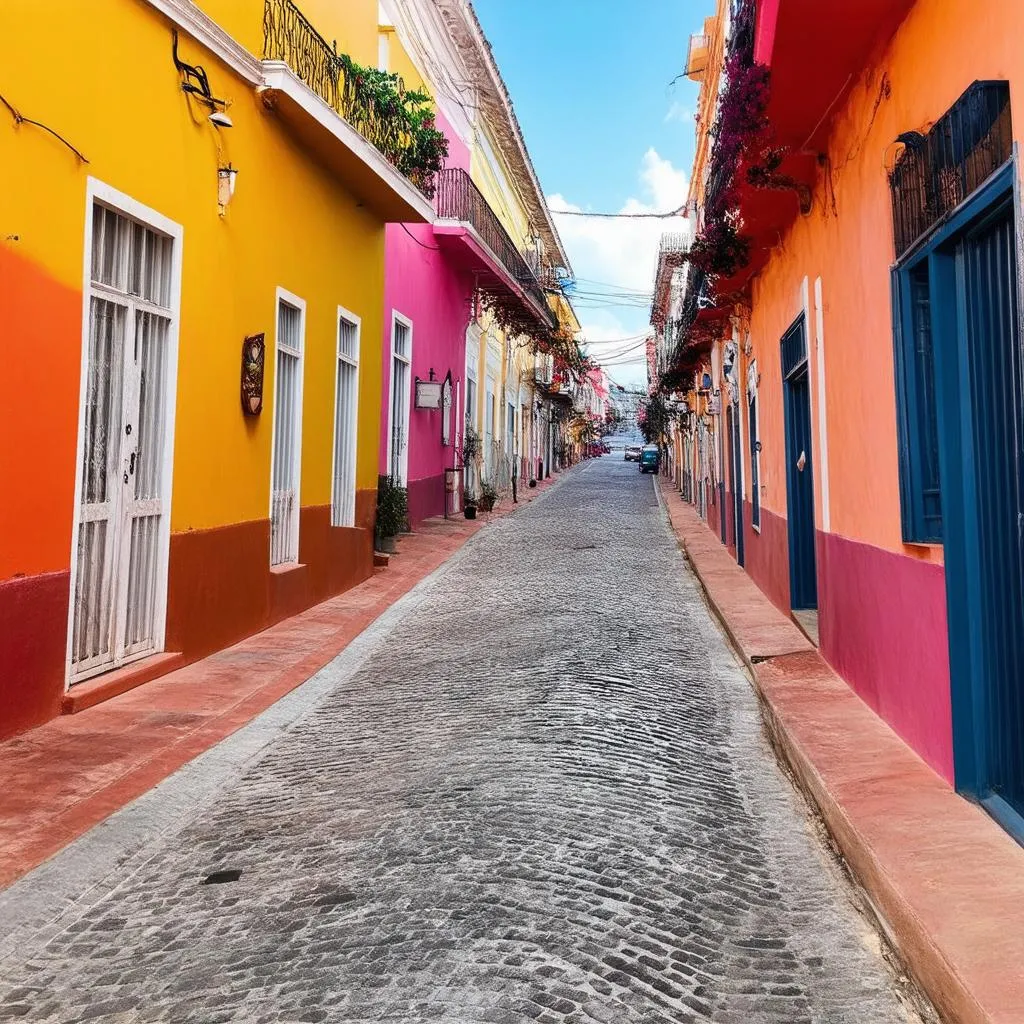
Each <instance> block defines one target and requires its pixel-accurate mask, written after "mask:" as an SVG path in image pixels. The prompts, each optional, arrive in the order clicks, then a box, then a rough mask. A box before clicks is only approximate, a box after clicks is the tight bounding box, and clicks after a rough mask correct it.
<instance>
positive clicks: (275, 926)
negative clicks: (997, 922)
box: [0, 455, 907, 1024]
mask: <svg viewBox="0 0 1024 1024" xmlns="http://www.w3.org/2000/svg"><path fill="white" fill-rule="evenodd" d="M398 557H401V556H398ZM367 643H368V646H365V648H364V649H365V657H364V658H362V659H361V662H360V663H359V664H355V665H352V664H350V663H349V662H345V660H344V657H343V658H342V659H339V661H338V662H336V663H335V664H333V665H331V666H329V667H328V668H327V669H325V670H324V671H323V672H322V673H320V675H319V676H318V677H317V678H316V679H314V680H313V682H312V683H310V684H308V686H307V687H305V688H304V689H303V690H300V691H298V692H297V694H296V695H295V698H296V699H295V700H293V701H292V702H291V704H290V705H289V706H290V707H292V708H293V710H294V712H295V717H294V721H292V722H291V724H290V727H289V728H288V729H287V730H286V731H284V732H283V733H281V734H280V735H278V736H277V738H276V739H274V741H273V742H271V743H270V744H269V745H267V746H266V747H264V749H263V751H262V753H261V755H260V756H259V757H257V758H250V759H248V760H247V761H240V762H239V767H238V769H237V770H225V769H224V768H223V766H222V765H221V766H219V767H218V762H217V761H216V759H212V760H210V761H209V764H207V763H204V764H203V765H202V766H198V767H197V766H192V768H191V769H186V770H185V771H184V772H182V773H180V774H179V775H178V776H176V777H173V778H172V779H171V780H170V781H169V783H167V784H165V786H164V787H162V789H161V795H160V797H159V798H160V799H161V800H163V801H166V805H165V806H163V808H162V813H163V815H164V818H165V820H164V831H163V834H162V835H161V836H159V837H158V838H156V839H155V840H153V841H150V842H148V843H147V844H146V845H145V846H143V847H142V848H140V849H138V850H135V851H133V852H129V853H128V854H127V855H126V856H125V857H124V858H122V860H121V862H120V863H114V862H113V861H111V862H110V863H107V864H96V865H95V866H94V868H93V870H94V871H95V872H96V878H97V882H99V879H100V878H101V877H105V881H104V882H103V884H96V885H95V886H94V887H93V888H91V889H89V891H87V892H82V893H81V894H80V899H79V900H78V902H77V903H76V904H75V905H74V906H73V907H71V908H70V909H66V910H65V911H64V912H63V916H62V917H61V918H60V920H59V921H58V922H57V923H56V924H55V925H53V926H50V927H48V928H46V929H43V930H42V931H39V932H37V933H36V934H34V935H25V936H23V937H21V938H20V939H19V941H18V944H17V948H16V949H15V950H14V951H12V952H9V954H8V956H7V957H6V959H5V960H4V961H3V962H2V963H0V978H2V979H3V981H2V983H0V984H2V988H0V1019H2V1020H24V1021H53V1022H57V1021H60V1022H70V1021H82V1020H98V1021H106V1022H117V1024H121V1022H125V1024H127V1022H129V1021H131V1022H135V1021H140V1022H156V1021H194V1022H196V1024H200V1022H202V1024H213V1022H216V1021H246V1022H263V1021H267V1022H269V1021H282V1022H299V1021H310V1022H315V1021H351V1022H360V1021H366V1022H369V1021H387V1022H393V1024H413V1022H419V1021H444V1022H449V1024H461V1022H466V1024H469V1022H493V1024H503V1022H507V1024H518V1022H529V1021H538V1022H541V1024H561V1022H566V1024H568V1022H574V1024H575V1022H584V1021H598V1022H608V1024H612V1022H614V1024H627V1022H637V1024H654V1022H686V1021H715V1022H719V1024H728V1022H736V1024H741V1022H768V1021H772V1022H779V1024H782V1022H785V1024H797V1022H802V1021H806V1022H811V1021H814V1022H832V1024H840V1022H844V1024H845V1022H850V1024H853V1022H876V1021H877V1022H889V1021H903V1020H906V1019H907V1011H905V1009H904V1008H903V1006H902V1004H901V1002H900V1000H899V998H898V996H897V991H896V984H895V982H894V980H893V977H892V974H891V972H890V970H889V968H888V967H887V965H886V963H885V961H884V959H883V958H882V955H881V952H880V949H879V946H878V942H877V940H876V939H875V937H874V935H873V933H872V932H871V930H870V928H869V927H868V926H867V924H866V923H865V921H864V919H863V918H862V917H861V916H860V915H859V913H858V912H857V910H856V909H855V907H854V903H853V898H852V894H851V892H850V890H849V889H848V888H847V885H846V882H845V880H844V878H843V876H842V875H841V873H840V872H839V870H838V868H837V867H835V866H834V865H833V863H832V862H831V860H830V858H829V856H828V855H827V854H826V853H825V852H824V850H823V848H822V847H821V844H820V841H819V839H818V838H817V835H816V832H815V828H814V825H813V823H812V821H811V820H810V819H809V817H808V815H807V812H806V810H805V807H804V805H803V803H802V801H801V800H800V798H799V797H798V796H797V795H796V794H795V793H794V792H793V790H792V788H791V786H790V784H789V782H788V781H787V780H786V779H785V777H784V776H783V775H782V773H781V772H780V770H779V769H778V767H777V765H776V762H775V760H774V757H773V755H772V753H771V750H770V748H769V746H768V744H767V742H766V740H765V739H764V737H763V735H762V731H761V725H760V718H759V714H758V708H757V702H756V699H755V697H754V694H753V692H752V690H751V688H750V686H749V683H748V682H747V680H746V678H745V676H744V674H743V673H742V671H741V670H740V668H739V667H738V664H737V661H736V659H735V657H734V656H733V655H732V653H731V652H730V650H729V649H728V648H727V647H726V645H725V643H724V641H723V640H722V638H721V635H720V634H719V632H718V630H717V628H716V627H715V625H714V624H713V623H712V620H711V618H710V616H709V613H708V611H707V610H706V607H705V605H704V602H703V600H702V597H701V594H700V592H699V589H698V587H697V584H696V583H695V581H694V580H693V578H692V577H691V575H690V573H689V571H688V570H687V569H686V567H685V563H684V560H683V558H682V556H681V554H680V553H679V551H678V549H677V546H676V542H675V540H674V538H673V537H672V535H671V534H670V532H669V530H668V527H667V525H666V522H665V514H664V512H663V510H662V509H661V508H660V506H659V504H658V499H657V497H656V493H655V487H654V486H653V484H652V480H651V479H650V478H649V477H645V476H641V475H640V474H638V472H637V467H636V465H635V464H633V463H624V462H622V461H621V457H620V456H614V455H613V456H610V457H605V458H604V459H602V460H600V461H594V462H591V463H588V464H586V465H585V466H584V467H582V468H580V469H578V470H576V471H574V472H573V473H571V474H569V476H568V478H567V479H565V480H563V481H562V482H560V483H559V484H558V485H557V486H556V487H555V488H553V489H552V490H551V491H550V492H549V493H547V494H546V495H545V496H543V497H542V498H541V499H540V500H538V501H536V502H534V503H533V504H531V505H530V506H529V507H528V508H525V509H522V510H521V511H520V512H518V513H517V514H516V515H515V516H512V517H509V518H506V519H503V520H501V521H498V522H495V523H494V524H492V525H491V526H490V527H488V528H487V529H486V530H485V531H483V532H482V533H481V534H479V535H478V536H477V537H475V538H474V539H473V541H472V542H471V543H470V544H469V545H467V547H466V548H464V549H463V550H462V551H461V552H460V553H459V554H457V555H456V556H455V557H454V558H453V559H452V560H451V561H450V562H448V563H447V564H446V566H445V567H444V568H442V569H441V570H440V571H439V572H438V573H437V574H436V575H435V576H433V577H432V578H431V579H429V580H428V581H426V582H425V583H424V584H423V585H421V587H420V588H419V589H418V590H417V591H414V592H413V593H412V594H411V595H409V597H407V598H406V599H405V600H404V601H403V602H402V604H401V605H399V606H398V607H396V609H395V610H394V614H393V615H389V616H388V617H387V620H386V621H382V622H380V623H378V624H377V626H375V627H372V628H371V634H370V637H369V639H368V640H367ZM350 660H351V659H350ZM259 725H260V723H259V721H258V720H257V722H256V723H254V724H253V726H252V727H249V728H250V730H251V729H257V728H259ZM245 732H246V730H243V731H242V733H241V734H238V735H237V736H236V737H233V738H231V739H229V740H228V741H226V743H225V744H223V745H222V746H223V748H224V749H223V752H222V753H223V754H224V756H227V753H229V752H230V749H231V746H232V744H238V743H243V742H244V741H245V736H244V734H245ZM218 749H220V748H218ZM214 753H217V751H214ZM203 772H206V773H216V772H221V773H222V776H223V777H222V778H220V777H219V781H218V782H217V784H216V785H215V786H212V788H211V787H209V786H208V787H207V790H205V791H204V792H207V793H208V795H206V796H202V797H200V796H195V795H194V794H195V793H197V792H198V790H194V789H192V788H190V787H192V784H193V781H194V780H195V779H197V778H200V777H201V775H202V773H203ZM121 827H122V825H121V823H120V821H119V818H118V817H115V818H114V819H112V820H111V821H110V822H109V823H108V824H107V825H104V826H101V829H106V830H107V832H108V834H110V835H114V836H115V837H116V832H117V830H118V829H119V828H121ZM86 838H88V837H86ZM76 847H78V850H79V853H78V856H79V858H80V859H81V857H83V856H85V853H84V852H82V851H84V850H85V849H86V848H87V847H85V846H82V844H81V842H80V843H79V844H74V845H73V846H72V847H70V848H69V850H68V851H66V852H65V854H63V855H61V857H62V858H64V860H65V861H66V862H69V863H70V858H74V857H75V856H76ZM90 856H91V855H90ZM61 863H62V860H61V858H58V859H57V861H55V862H54V867H59V866H60V864H61ZM53 869H54V868H53V867H52V868H51V871H52V870H53ZM214 872H227V873H230V872H241V874H240V875H239V876H238V877H237V879H235V880H226V881H219V882H218V881H217V879H216V877H215V878H214V879H212V880H210V879H209V876H211V873H214ZM222 877H223V876H222ZM231 877H233V876H232V875H231V874H228V875H227V878H228V879H230V878H231ZM204 880H206V881H208V882H210V884H203V883H204ZM212 883H216V884H212ZM19 885H20V888H19V890H18V898H19V899H24V898H26V897H25V895H24V894H25V893H31V892H32V890H33V886H34V885H35V886H36V888H37V889H38V885H37V884H36V883H34V881H33V876H31V875H30V876H28V877H27V878H26V879H25V880H24V881H23V882H22V883H19ZM76 895H78V894H76ZM3 908H4V904H3V903H2V900H0V937H2V936H3V934H4V932H5V930H8V931H9V925H8V924H5V923H4V909H3ZM8 948H9V947H8Z"/></svg>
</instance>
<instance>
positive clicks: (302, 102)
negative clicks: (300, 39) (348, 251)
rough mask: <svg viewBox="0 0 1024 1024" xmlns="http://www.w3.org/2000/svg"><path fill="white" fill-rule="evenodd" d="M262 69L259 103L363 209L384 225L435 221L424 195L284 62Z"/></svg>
mask: <svg viewBox="0 0 1024 1024" xmlns="http://www.w3.org/2000/svg"><path fill="white" fill-rule="evenodd" d="M262 66H263V79H264V81H263V85H262V86H260V88H259V92H260V94H261V96H262V97H263V102H264V104H265V105H266V106H267V107H268V108H269V109H271V110H273V111H274V113H275V114H276V115H277V117H278V118H279V119H280V121H281V123H282V124H283V125H284V126H285V127H286V128H287V129H288V130H289V131H290V132H291V134H292V135H293V136H294V137H295V138H297V139H298V140H299V142H301V143H302V144H303V145H304V146H305V147H307V148H308V149H309V150H311V151H312V152H314V153H316V154H317V155H318V156H319V158H320V160H321V161H322V162H323V164H324V165H325V166H326V167H328V168H329V169H330V170H331V171H333V172H334V173H336V174H337V176H338V177H339V179H340V180H341V181H342V182H343V183H344V184H345V186H346V187H347V188H348V189H349V190H350V191H351V192H352V193H353V194H354V195H355V197H356V198H357V199H358V200H359V201H360V203H361V204H362V205H364V206H366V207H367V208H369V209H371V210H373V212H374V213H376V214H377V215H378V216H379V217H380V218H381V219H382V220H383V221H385V222H386V223H389V224H396V223H402V224H426V223H430V222H431V221H432V220H433V219H434V209H433V207H432V206H431V204H430V202H429V200H428V199H427V198H426V196H424V195H423V193H422V192H420V191H419V189H417V188H416V186H415V185H413V184H412V183H411V182H410V181H409V180H408V179H407V178H406V177H405V176H404V175H403V174H402V173H401V172H400V171H398V169H397V168H395V167H394V166H393V165H392V164H390V163H389V162H388V160H387V159H386V158H385V157H384V155H383V154H382V153H381V152H380V150H378V149H377V148H376V147H375V146H374V145H373V144H372V143H370V142H369V141H367V140H366V139H365V138H364V137H363V136H362V135H360V134H359V132H357V131H356V130H355V128H353V127H352V125H350V124H349V123H348V121H346V120H345V119H344V118H343V117H342V116H341V115H340V114H338V113H337V111H335V110H334V109H333V108H332V107H331V106H330V105H329V104H327V103H325V102H324V101H323V100H322V99H321V98H320V97H319V96H318V95H317V94H316V93H315V92H313V90H312V89H310V88H309V87H308V86H307V85H306V84H305V83H304V82H302V81H301V80H300V79H299V78H297V77H296V75H295V73H294V72H293V71H292V69H291V68H290V67H288V65H287V64H285V63H283V62H282V61H263V65H262Z"/></svg>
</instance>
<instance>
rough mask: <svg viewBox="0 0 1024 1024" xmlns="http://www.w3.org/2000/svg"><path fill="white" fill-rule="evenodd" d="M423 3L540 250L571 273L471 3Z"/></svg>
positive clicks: (446, 0) (445, 0)
mask: <svg viewBox="0 0 1024 1024" xmlns="http://www.w3.org/2000/svg"><path fill="white" fill-rule="evenodd" d="M429 2H430V3H431V6H433V7H435V8H436V9H437V10H438V12H439V14H440V16H441V18H442V20H443V21H444V24H445V26H446V28H447V31H448V34H449V36H450V38H451V39H452V41H453V42H454V44H455V46H456V47H457V49H458V52H459V55H460V59H461V61H462V63H463V64H464V65H465V67H466V69H467V71H468V73H469V75H470V77H471V80H472V81H473V83H474V84H475V85H476V87H477V90H478V92H479V95H480V103H479V106H480V113H482V114H483V116H484V118H485V119H486V121H487V124H488V126H489V128H490V131H491V135H492V137H493V138H494V141H495V142H496V143H497V144H498V146H499V148H500V150H501V156H502V159H503V160H504V161H505V162H506V163H507V165H508V167H509V169H510V171H511V175H512V179H513V180H512V182H511V184H512V185H513V186H514V187H515V188H516V190H517V193H518V195H519V197H520V200H521V201H522V204H523V207H524V209H525V210H526V211H527V213H528V215H529V216H530V218H531V220H533V221H534V224H535V225H536V227H537V229H538V231H539V233H540V235H541V237H542V238H543V239H544V244H545V248H547V249H548V250H549V252H550V253H551V254H552V255H553V256H557V257H558V262H559V263H560V265H561V266H564V267H565V268H566V269H567V270H568V271H569V272H570V273H571V272H572V266H571V264H570V263H569V257H568V256H567V255H566V252H565V249H564V247H563V245H562V240H561V238H560V237H559V234H558V229H557V228H556V227H555V222H554V218H553V217H552V215H551V211H550V210H549V209H548V205H547V200H546V199H545V197H544V190H543V189H542V188H541V184H540V181H539V179H538V178H537V172H536V170H535V169H534V166H533V162H532V161H531V159H530V154H529V151H528V150H527V148H526V142H525V140H524V138H523V132H522V129H521V127H520V125H519V121H518V119H517V118H516V114H515V110H514V109H513V106H512V100H511V97H510V96H509V93H508V89H507V88H506V86H505V82H504V81H503V79H502V77H501V72H500V71H499V70H498V66H497V63H496V62H495V60H494V54H493V52H492V51H491V45H490V43H488V41H487V37H486V36H485V35H484V32H483V28H482V27H481V25H480V22H479V20H478V19H477V16H476V12H475V11H474V10H473V6H472V4H471V3H469V2H468V0H429Z"/></svg>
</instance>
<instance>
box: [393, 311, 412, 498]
mask: <svg viewBox="0 0 1024 1024" xmlns="http://www.w3.org/2000/svg"><path fill="white" fill-rule="evenodd" d="M393 323H394V326H393V328H392V332H391V440H390V459H389V463H390V467H389V468H390V474H391V476H392V478H393V479H394V480H395V481H396V482H397V483H398V484H400V486H402V487H405V486H406V478H407V475H408V466H409V461H408V446H409V403H410V401H411V397H410V392H409V387H410V381H411V379H412V377H411V373H412V371H411V368H410V361H411V359H412V328H411V327H410V325H409V324H408V323H405V322H404V321H402V320H399V319H397V318H396V319H395V320H394V321H393Z"/></svg>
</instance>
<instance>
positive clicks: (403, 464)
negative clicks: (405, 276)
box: [387, 308, 413, 487]
mask: <svg viewBox="0 0 1024 1024" xmlns="http://www.w3.org/2000/svg"><path fill="white" fill-rule="evenodd" d="M396 324H402V325H403V326H404V327H405V328H406V329H407V330H408V332H409V354H408V356H400V355H398V354H397V353H396V352H395V325H396ZM412 336H413V325H412V320H410V319H409V317H407V316H404V315H403V314H402V313H399V312H398V310H397V309H394V308H393V309H392V310H391V344H390V346H389V351H390V353H391V360H390V362H389V363H388V377H389V380H388V461H387V469H388V473H389V474H390V473H391V464H392V457H393V455H394V452H393V450H392V449H393V442H394V431H395V425H394V423H393V422H392V417H393V416H394V411H395V360H396V359H401V360H402V361H403V362H405V363H406V364H407V365H408V367H409V373H408V376H407V377H406V381H405V395H404V396H403V398H402V402H403V408H404V409H405V416H406V419H405V426H406V431H407V436H406V439H405V449H404V451H403V452H402V453H401V457H400V462H399V476H400V477H401V484H402V486H403V487H407V486H408V485H409V445H410V443H411V441H412V410H411V405H412V351H413V349H412V340H413V338H412Z"/></svg>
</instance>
